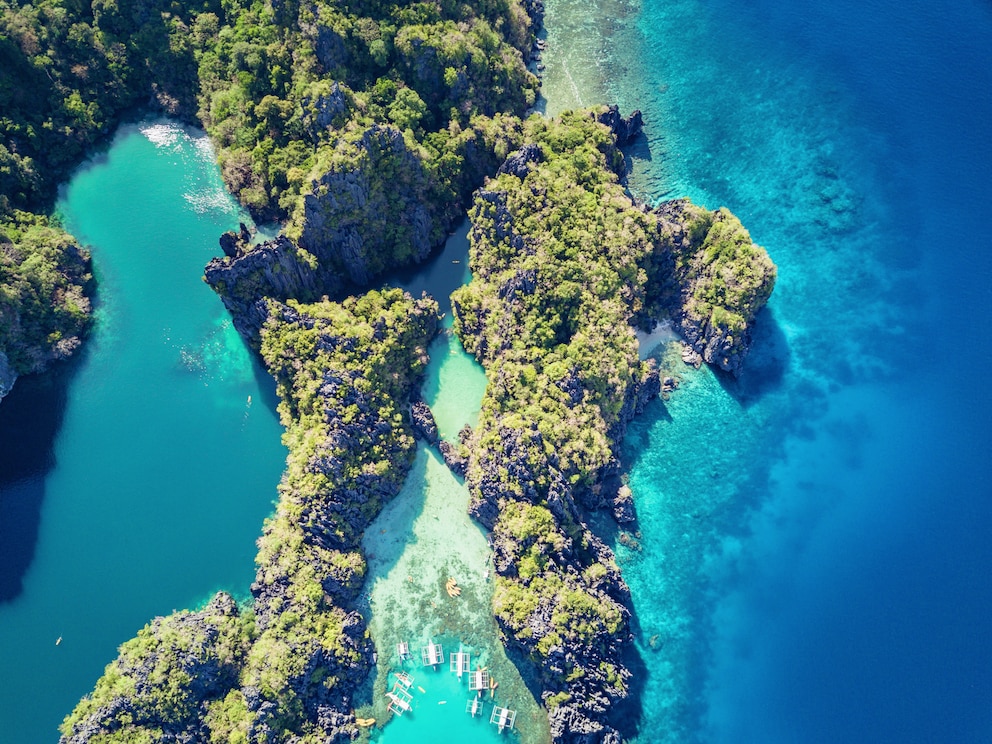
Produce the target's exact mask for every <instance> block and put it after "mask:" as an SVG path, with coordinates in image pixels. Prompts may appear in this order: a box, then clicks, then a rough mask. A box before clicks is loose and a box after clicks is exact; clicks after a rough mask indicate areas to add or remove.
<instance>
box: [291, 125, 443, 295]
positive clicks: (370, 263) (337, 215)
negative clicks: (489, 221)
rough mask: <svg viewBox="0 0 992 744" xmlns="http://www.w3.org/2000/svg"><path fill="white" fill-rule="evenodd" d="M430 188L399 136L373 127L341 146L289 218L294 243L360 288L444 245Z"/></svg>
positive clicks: (439, 214) (418, 161)
mask: <svg viewBox="0 0 992 744" xmlns="http://www.w3.org/2000/svg"><path fill="white" fill-rule="evenodd" d="M431 188H432V183H431V178H430V176H429V174H428V173H427V171H426V168H425V167H424V162H423V159H422V158H421V157H420V156H418V155H417V154H416V153H414V152H413V151H412V150H410V148H409V147H408V146H407V143H406V141H405V140H404V139H403V134H402V133H401V132H400V131H399V130H398V129H396V128H395V127H391V126H384V125H379V124H376V125H373V126H371V127H369V128H368V129H366V130H365V131H364V132H363V133H362V134H361V137H360V138H358V139H357V140H355V141H353V142H350V141H347V140H343V141H342V142H341V143H340V144H339V146H338V148H337V152H336V153H335V158H334V160H333V161H332V162H331V163H330V165H329V166H328V167H327V168H326V170H323V172H322V173H317V174H315V177H314V178H313V181H312V183H311V187H310V192H309V193H308V194H307V195H306V196H305V197H304V199H303V207H302V214H298V215H297V216H296V218H295V221H296V222H297V225H296V229H297V230H298V235H299V245H300V247H301V248H303V249H304V250H306V251H307V252H309V253H310V254H312V255H313V256H315V257H316V259H317V262H318V263H319V264H321V265H331V264H337V265H338V266H339V267H340V270H341V271H343V273H344V275H345V276H346V277H347V278H348V279H349V280H350V281H351V282H352V283H353V284H355V285H356V286H366V285H367V284H368V283H369V281H370V280H371V279H372V277H374V276H376V275H377V274H379V273H381V272H382V271H384V270H386V269H390V268H395V267H396V266H399V265H402V264H405V263H409V262H412V263H419V262H420V261H423V260H424V259H425V258H427V256H428V255H430V253H431V250H433V249H434V248H435V247H437V246H438V245H440V244H441V243H442V242H443V241H444V238H445V236H446V232H447V227H448V225H447V223H446V221H445V220H444V217H443V214H444V210H443V206H442V205H436V204H432V203H431V201H430V200H429V199H427V198H426V197H427V195H428V194H429V192H430V190H431ZM439 207H440V208H439Z"/></svg>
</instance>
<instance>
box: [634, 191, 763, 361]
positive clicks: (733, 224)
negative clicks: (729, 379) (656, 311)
mask: <svg viewBox="0 0 992 744" xmlns="http://www.w3.org/2000/svg"><path fill="white" fill-rule="evenodd" d="M653 214H654V215H656V216H657V218H658V230H659V240H658V241H657V243H658V246H657V248H656V250H655V253H656V254H657V257H656V258H655V260H654V263H653V266H654V267H655V271H654V272H653V275H652V276H650V277H649V281H650V282H651V283H652V284H655V285H659V286H669V287H671V286H673V282H674V286H675V287H677V289H676V292H675V293H673V294H672V295H671V296H670V297H669V299H668V300H667V301H666V302H663V303H662V305H661V308H660V310H661V312H662V313H664V314H666V315H668V316H669V317H670V318H671V319H672V321H673V323H674V325H675V328H677V329H678V330H679V332H680V333H681V335H682V338H683V339H684V340H685V343H686V344H687V346H688V348H689V349H690V350H691V352H692V353H693V354H696V355H698V357H699V358H700V359H701V360H702V361H705V362H706V363H707V364H713V365H716V366H718V367H720V368H721V369H723V370H726V371H728V372H731V373H733V374H735V375H736V374H739V373H740V371H741V369H742V367H743V364H744V360H745V358H746V357H747V354H748V352H749V351H750V348H751V331H752V328H753V327H754V318H755V316H756V315H757V313H758V311H759V310H760V309H761V308H762V307H764V306H765V304H766V303H767V302H768V298H769V297H770V296H771V293H772V290H773V289H774V287H775V277H776V269H775V264H773V263H772V261H771V259H770V258H769V257H768V254H767V253H766V252H765V249H764V248H761V247H760V246H757V245H755V244H754V243H753V242H752V240H751V236H750V235H749V234H748V231H747V230H746V229H744V226H743V225H741V223H740V220H738V219H737V218H736V217H735V216H734V215H733V214H731V213H730V212H729V211H727V210H726V209H723V208H721V209H717V210H716V211H710V210H707V209H703V208H701V207H697V206H696V205H694V204H692V203H691V202H690V201H689V200H688V199H677V200H674V201H669V202H664V203H662V204H660V205H659V206H658V207H657V208H656V209H655V210H654V212H653ZM666 254H667V255H666ZM659 269H660V271H659Z"/></svg>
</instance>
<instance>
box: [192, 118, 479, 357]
mask: <svg viewBox="0 0 992 744" xmlns="http://www.w3.org/2000/svg"><path fill="white" fill-rule="evenodd" d="M479 177H481V175H480V176H479ZM435 188H436V184H435V183H434V181H433V179H432V177H431V176H430V174H429V173H428V172H427V169H426V167H425V164H424V160H423V159H422V157H421V155H419V154H418V153H416V152H414V151H413V150H411V149H410V148H409V147H408V145H407V143H406V141H405V140H404V138H403V135H402V133H400V132H399V130H397V129H395V128H394V127H391V126H385V125H378V124H377V125H373V126H371V127H369V128H368V129H366V130H364V131H363V132H360V133H354V132H353V133H351V134H349V135H348V136H343V137H342V138H341V139H340V141H339V143H338V145H337V147H336V149H335V150H334V152H333V155H330V156H328V157H327V158H326V159H325V160H324V161H322V162H321V163H319V164H318V166H316V168H315V171H314V173H313V174H312V179H311V183H310V188H309V191H308V193H307V194H306V195H305V196H304V197H303V199H302V201H301V206H300V208H299V210H298V211H297V213H296V215H295V216H294V218H293V221H292V223H291V224H290V225H289V226H287V228H286V234H284V235H280V236H279V237H278V238H276V239H275V240H270V241H267V242H265V243H262V244H261V245H258V246H251V245H250V244H249V242H248V241H247V240H246V239H245V236H244V235H237V234H233V233H230V234H227V235H226V236H225V237H224V238H222V241H221V245H222V247H223V249H224V253H225V255H224V256H223V257H220V258H215V259H213V260H211V261H210V263H209V264H207V267H206V270H205V278H206V281H207V283H208V284H210V286H211V287H213V289H214V290H215V291H216V292H217V293H218V294H219V295H220V297H221V299H222V301H223V302H224V305H225V307H227V309H228V310H229V311H230V312H231V315H232V316H233V318H234V323H235V326H236V327H237V328H238V330H239V331H240V332H241V333H242V334H244V335H245V336H246V337H247V338H249V339H255V340H256V341H257V336H258V331H259V329H260V328H261V324H262V321H263V320H264V316H265V310H264V307H263V306H262V305H259V304H258V303H259V300H261V299H262V298H263V297H269V298H272V299H275V300H277V301H280V302H284V301H286V300H288V299H290V298H293V299H297V300H300V301H301V302H312V301H314V300H317V299H319V298H321V297H323V296H332V297H333V296H337V295H339V294H340V293H341V292H342V290H343V289H345V288H346V287H349V286H350V287H365V286H368V285H369V283H370V282H372V281H373V280H374V279H375V278H376V277H377V276H379V275H380V274H382V273H383V272H385V271H389V270H392V269H395V268H398V267H400V266H404V265H407V264H410V263H419V262H421V261H423V260H424V259H426V258H427V257H428V256H429V255H430V254H431V251H433V250H434V249H435V248H437V247H438V246H440V245H441V244H442V243H443V242H444V239H445V238H446V236H447V231H448V229H449V228H450V227H451V224H452V222H453V220H454V219H455V217H456V216H457V213H458V209H457V204H453V203H447V202H441V201H440V200H438V199H436V198H434V196H435V195H434V193H433V190H434V189H435Z"/></svg>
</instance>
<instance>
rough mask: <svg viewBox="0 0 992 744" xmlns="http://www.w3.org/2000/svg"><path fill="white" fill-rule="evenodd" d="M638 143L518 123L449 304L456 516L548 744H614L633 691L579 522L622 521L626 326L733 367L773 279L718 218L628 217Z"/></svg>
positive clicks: (587, 119) (635, 394) (648, 394)
mask: <svg viewBox="0 0 992 744" xmlns="http://www.w3.org/2000/svg"><path fill="white" fill-rule="evenodd" d="M639 125H640V117H639V116H633V117H631V118H630V119H627V120H625V119H622V118H621V117H620V116H619V114H618V112H617V111H616V110H615V109H606V110H599V111H594V112H591V114H585V113H577V114H570V115H565V116H563V118H562V120H561V121H555V122H546V121H534V120H532V121H530V122H528V129H527V131H526V133H525V134H526V139H527V143H526V144H525V145H524V146H523V147H521V148H520V149H519V150H518V151H516V152H515V153H512V154H511V155H510V156H509V157H508V158H507V162H506V163H505V164H504V166H503V168H501V170H500V174H499V175H498V176H497V178H495V179H493V180H492V181H490V182H489V183H488V184H487V185H486V188H485V189H483V190H480V191H479V192H477V194H476V198H475V203H474V205H473V208H472V211H471V212H470V218H471V220H472V228H471V231H470V239H471V245H472V249H471V269H472V272H473V280H472V282H471V283H470V284H469V285H468V286H466V287H463V288H462V289H460V290H459V291H458V292H456V293H455V295H454V296H453V298H452V301H453V307H454V312H455V330H456V332H457V333H458V334H459V337H460V338H461V340H462V343H463V344H464V346H465V348H466V349H467V350H468V351H469V352H471V353H473V354H474V355H475V356H476V357H477V358H478V359H479V361H480V362H481V363H482V364H483V366H484V367H485V368H486V373H487V376H488V378H489V385H488V387H487V391H486V397H485V399H484V401H483V406H482V414H481V416H480V421H479V425H478V427H477V429H476V431H475V432H474V434H473V435H472V441H471V446H470V447H468V451H469V452H470V453H471V454H470V456H469V463H468V469H467V478H466V480H467V483H468V485H469V491H470V494H471V502H470V510H471V512H472V514H473V516H475V518H476V519H478V520H479V521H480V522H481V523H482V524H483V525H485V526H486V527H488V528H490V529H491V530H492V538H493V546H494V551H495V560H494V566H495V568H496V575H497V578H496V591H495V597H494V612H495V615H496V618H497V621H498V623H499V626H500V628H501V630H502V632H503V633H504V635H505V637H506V639H507V642H508V645H509V646H510V647H511V648H513V649H516V651H517V652H518V654H519V655H520V656H521V657H523V658H525V659H528V660H529V661H530V662H531V663H532V664H533V666H534V668H533V673H534V674H535V675H536V676H537V677H538V678H539V680H540V684H541V687H542V689H543V692H542V695H541V697H542V700H543V702H544V704H545V705H546V706H547V708H548V711H549V718H550V722H551V731H552V735H553V737H554V739H555V741H556V742H592V741H596V742H619V741H620V738H621V729H622V728H623V727H622V722H620V721H618V720H616V716H615V713H614V711H615V710H616V708H617V705H618V704H619V703H621V702H622V701H623V700H624V699H626V698H627V696H628V695H629V693H630V688H631V685H632V684H633V682H634V680H633V679H632V676H631V672H630V670H629V669H627V667H626V666H625V665H624V661H623V660H624V656H625V649H626V647H627V646H628V644H629V643H630V640H631V635H630V629H629V624H628V621H629V617H630V613H629V610H628V604H629V590H628V588H627V586H626V584H625V583H624V581H623V578H622V577H621V576H620V572H619V570H618V569H617V566H616V564H615V562H614V560H613V555H612V552H611V551H610V549H609V548H608V547H607V546H606V545H604V544H603V543H602V541H601V540H599V539H598V538H597V537H596V536H595V535H594V534H593V533H592V532H591V531H590V530H589V529H588V528H587V526H586V523H585V517H584V512H583V508H609V509H611V510H612V511H613V513H614V516H615V517H616V518H617V520H618V521H620V522H625V523H629V522H631V521H633V520H634V519H636V515H635V513H634V508H633V502H632V498H631V493H630V490H629V489H628V488H626V487H625V486H624V485H623V484H622V481H621V479H620V478H619V475H620V466H619V463H618V460H617V457H616V449H617V446H618V444H619V442H620V441H621V439H622V438H623V436H624V433H625V431H626V426H627V424H628V423H629V421H630V420H631V418H632V417H633V416H634V415H635V414H636V413H637V412H639V411H640V410H641V409H642V408H643V406H644V405H645V404H646V402H647V401H648V400H650V399H651V398H653V397H655V396H657V395H658V394H659V392H660V390H661V382H660V380H659V377H658V373H657V370H655V369H654V368H653V367H652V366H651V365H650V364H645V363H642V362H641V361H640V360H639V358H638V354H637V343H636V340H635V338H634V336H633V332H632V331H631V330H630V325H631V324H632V323H634V322H636V321H637V320H639V319H643V318H649V319H650V318H654V317H659V316H661V315H663V314H666V313H676V314H677V317H679V318H680V319H684V322H683V325H682V327H684V328H687V329H692V328H694V327H696V326H694V325H692V324H693V323H698V324H699V326H698V327H699V328H700V338H701V339H706V341H705V348H707V349H713V350H714V351H716V350H724V351H726V352H727V355H726V356H727V364H728V365H729V366H730V367H733V363H734V360H742V359H743V355H744V354H745V353H746V338H745V337H744V334H738V337H736V338H734V339H730V338H728V335H729V334H727V333H726V332H725V331H726V330H729V329H730V328H734V329H736V328H738V327H739V325H738V324H737V323H736V322H724V319H725V318H727V317H731V316H733V317H737V316H738V315H739V317H741V318H744V319H746V320H745V321H744V322H750V320H751V319H752V318H753V313H754V312H756V311H757V309H758V308H759V307H760V306H761V305H762V304H763V303H764V301H766V300H767V297H768V293H770V291H771V282H772V281H773V277H774V271H773V268H769V267H771V264H770V262H768V261H767V257H766V256H765V255H764V252H763V251H761V250H760V249H757V248H756V247H755V246H753V245H752V244H751V242H750V239H749V238H747V239H746V241H745V239H744V236H746V232H745V233H743V236H742V235H741V234H740V231H738V230H737V229H736V228H735V225H736V226H737V227H739V223H737V222H736V220H732V218H731V217H730V216H729V213H726V212H725V211H720V212H716V213H713V212H709V211H708V210H703V209H700V208H698V207H694V206H692V205H689V204H688V203H685V202H679V203H673V204H669V205H664V206H663V207H662V208H661V209H660V210H659V211H658V212H657V213H654V212H650V211H648V210H647V209H645V208H644V207H643V206H641V205H638V204H636V203H634V202H633V201H632V200H631V198H630V197H629V195H627V194H626V193H625V191H624V189H623V187H622V186H621V185H620V182H619V181H620V177H621V174H622V173H623V168H622V156H621V155H620V154H619V151H618V149H617V144H616V136H617V134H618V133H619V134H620V135H621V136H624V137H629V136H632V135H633V134H634V133H636V130H637V128H638V127H639ZM618 166H619V167H618ZM741 229H742V228H741ZM751 277H757V278H758V280H757V281H751V279H750V278H751ZM704 301H705V302H707V303H709V304H706V305H704V304H702V303H703V302H704ZM706 311H709V319H708V321H707V322H705V323H704V322H703V319H704V315H705V312H706ZM731 350H732V351H733V353H730V352H731ZM716 361H719V362H723V358H721V359H719V360H716Z"/></svg>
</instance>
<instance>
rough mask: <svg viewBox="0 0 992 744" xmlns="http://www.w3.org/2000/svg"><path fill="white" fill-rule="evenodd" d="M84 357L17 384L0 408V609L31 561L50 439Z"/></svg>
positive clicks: (19, 586) (51, 460)
mask: <svg viewBox="0 0 992 744" xmlns="http://www.w3.org/2000/svg"><path fill="white" fill-rule="evenodd" d="M85 353H86V351H85V349H84V350H83V351H82V352H81V353H80V355H79V356H78V357H77V358H75V359H73V360H71V361H70V362H68V363H64V364H59V365H56V367H55V368H54V369H52V370H50V371H49V372H46V373H45V374H41V375H28V376H27V377H22V378H20V379H19V380H18V381H17V384H16V385H14V389H13V390H12V391H11V392H10V394H9V395H8V396H7V397H6V398H4V399H3V403H2V404H0V604H2V603H4V602H10V601H12V600H14V599H16V598H17V597H18V596H19V595H20V593H21V591H22V590H23V579H24V575H25V574H26V573H27V570H28V568H30V566H31V562H32V560H33V559H34V553H35V548H36V545H37V542H38V531H39V528H40V526H41V505H42V502H43V501H44V499H45V487H46V479H47V477H48V474H49V472H50V471H51V470H52V468H54V467H55V439H56V437H57V436H58V434H59V431H60V430H61V428H62V419H63V417H64V416H65V408H66V402H67V400H68V397H69V396H68V391H69V385H70V383H71V381H72V377H73V375H74V374H75V372H76V370H78V369H79V366H80V363H81V357H82V356H83V355H84V354H85Z"/></svg>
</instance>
